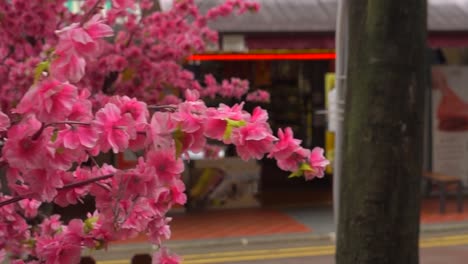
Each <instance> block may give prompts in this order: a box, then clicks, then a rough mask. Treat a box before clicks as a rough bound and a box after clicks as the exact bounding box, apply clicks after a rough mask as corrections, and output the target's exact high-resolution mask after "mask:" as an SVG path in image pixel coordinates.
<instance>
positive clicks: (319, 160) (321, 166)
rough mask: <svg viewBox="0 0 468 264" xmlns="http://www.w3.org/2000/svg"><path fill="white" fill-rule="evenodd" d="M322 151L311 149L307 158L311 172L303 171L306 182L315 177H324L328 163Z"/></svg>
mask: <svg viewBox="0 0 468 264" xmlns="http://www.w3.org/2000/svg"><path fill="white" fill-rule="evenodd" d="M323 152H324V150H323V149H322V148H319V147H315V148H313V149H312V152H311V153H310V158H309V165H310V167H311V168H312V170H311V171H304V176H305V178H306V180H312V179H313V178H315V177H318V178H322V177H323V176H324V175H325V168H326V167H327V165H328V164H330V162H329V161H328V160H327V159H326V158H325V157H324V156H323Z"/></svg>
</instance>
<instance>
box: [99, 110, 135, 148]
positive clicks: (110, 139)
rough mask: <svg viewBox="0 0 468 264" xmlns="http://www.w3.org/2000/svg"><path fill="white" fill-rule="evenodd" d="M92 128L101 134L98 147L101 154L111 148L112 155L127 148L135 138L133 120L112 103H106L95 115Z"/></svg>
mask: <svg viewBox="0 0 468 264" xmlns="http://www.w3.org/2000/svg"><path fill="white" fill-rule="evenodd" d="M93 124H94V126H95V128H96V130H97V131H98V132H100V133H101V137H100V140H99V145H100V147H101V150H102V151H103V152H107V151H108V150H109V149H110V148H112V150H113V152H114V153H118V152H119V151H123V150H124V149H126V148H128V142H129V140H131V139H135V138H136V129H135V126H134V120H133V118H132V116H131V115H130V114H129V113H126V114H123V115H122V113H121V111H120V109H119V108H118V107H117V106H116V105H115V104H112V103H108V104H106V105H105V106H104V108H102V109H101V110H99V111H98V112H97V113H96V120H95V121H94V123H93Z"/></svg>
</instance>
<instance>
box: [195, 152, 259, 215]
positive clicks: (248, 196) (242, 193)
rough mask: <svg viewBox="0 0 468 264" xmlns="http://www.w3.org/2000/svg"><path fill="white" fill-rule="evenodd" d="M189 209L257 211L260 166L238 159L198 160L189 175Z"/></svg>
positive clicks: (253, 162)
mask: <svg viewBox="0 0 468 264" xmlns="http://www.w3.org/2000/svg"><path fill="white" fill-rule="evenodd" d="M190 181H191V182H192V183H191V184H190V185H191V186H190V190H189V192H190V193H189V194H190V199H189V203H190V207H191V208H194V209H210V208H211V209H214V208H248V207H259V206H260V203H259V201H258V200H257V199H256V194H257V193H258V184H259V181H260V166H259V165H258V164H257V162H256V161H247V162H246V161H243V160H241V159H240V158H238V157H227V158H223V159H217V160H215V159H202V160H196V161H195V162H194V168H192V169H191V171H190Z"/></svg>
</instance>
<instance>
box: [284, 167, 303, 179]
mask: <svg viewBox="0 0 468 264" xmlns="http://www.w3.org/2000/svg"><path fill="white" fill-rule="evenodd" d="M303 174H304V173H303V171H302V170H301V169H298V170H297V171H295V172H293V173H291V174H289V176H288V178H296V177H301V176H302V175H303Z"/></svg>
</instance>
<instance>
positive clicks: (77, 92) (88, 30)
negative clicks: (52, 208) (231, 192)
mask: <svg viewBox="0 0 468 264" xmlns="http://www.w3.org/2000/svg"><path fill="white" fill-rule="evenodd" d="M152 3H153V1H150V0H141V1H139V2H138V3H136V2H135V1H134V0H113V1H112V9H110V10H108V11H107V12H106V13H105V14H103V12H102V5H103V3H102V1H101V0H87V1H84V4H83V6H82V12H81V13H78V14H73V13H71V12H69V10H67V9H66V8H65V5H64V0H62V1H60V0H57V1H48V0H12V1H1V2H0V38H1V39H2V42H1V43H0V100H1V110H2V111H0V136H1V139H0V140H1V142H2V152H1V155H2V156H1V162H2V166H4V167H5V169H6V178H7V185H8V189H9V194H8V195H7V194H0V261H2V260H3V259H5V258H9V259H10V260H11V261H12V263H78V262H79V259H80V253H81V250H82V249H83V248H91V249H102V248H105V247H106V246H107V244H108V243H109V242H110V241H114V240H122V239H128V238H131V237H134V236H136V235H138V234H140V233H146V234H147V236H148V239H149V240H150V242H152V243H154V244H156V245H158V246H161V243H162V240H164V239H168V238H169V237H170V229H169V222H170V220H171V219H170V218H168V217H166V213H167V212H168V210H169V209H170V208H171V207H172V206H173V205H175V204H180V205H183V204H184V203H185V202H186V195H185V194H184V191H185V186H184V183H183V182H182V180H181V176H180V175H181V173H182V172H183V170H184V165H183V161H182V160H183V158H187V157H188V155H187V152H188V151H192V152H198V151H201V150H203V148H204V147H205V146H206V141H207V139H211V140H218V141H220V142H222V143H224V144H233V145H234V146H235V147H236V150H237V153H238V155H239V156H240V157H241V158H242V159H244V160H247V159H250V158H255V159H261V158H263V157H264V156H265V155H267V156H268V157H269V158H274V159H276V160H277V164H278V166H279V167H280V168H282V169H284V170H287V171H291V172H292V174H291V176H293V177H294V176H298V177H299V176H305V178H306V179H308V180H310V179H312V178H314V177H321V176H323V174H324V168H325V166H326V165H327V164H328V161H327V160H326V159H325V158H324V157H323V150H322V149H320V148H314V149H313V150H312V151H309V150H307V149H304V148H302V147H301V146H300V141H299V140H297V139H294V137H293V134H292V130H291V129H290V128H286V129H284V130H281V129H280V130H279V131H278V134H277V136H274V135H273V133H272V131H271V129H270V127H269V125H268V123H267V119H268V114H267V112H266V111H265V110H263V109H261V108H260V107H257V108H255V109H254V110H253V112H252V113H248V112H246V111H244V110H243V103H240V104H236V105H234V106H232V107H230V106H227V105H223V104H221V105H219V106H218V107H208V106H206V105H205V103H204V102H203V101H202V100H201V99H200V98H201V97H205V96H209V97H214V96H216V95H220V96H223V97H236V98H239V99H241V98H243V96H244V95H245V94H246V93H247V90H248V83H247V82H246V81H242V80H239V79H231V80H230V81H227V80H225V81H222V82H221V83H220V84H219V83H217V81H216V80H215V79H214V78H213V77H212V76H211V75H208V76H206V77H205V83H204V85H202V84H200V83H199V82H197V81H196V80H195V78H194V76H193V74H192V73H191V72H189V71H187V70H184V68H183V67H182V64H183V63H184V60H185V59H186V58H187V56H189V55H190V54H192V53H194V52H202V51H204V50H205V48H206V45H207V43H209V42H216V41H217V33H216V32H215V31H213V30H211V29H209V28H208V27H207V21H209V20H211V19H216V18H217V17H219V16H225V15H228V14H230V13H232V12H238V13H243V12H245V11H248V10H252V11H255V10H257V9H258V5H257V4H255V3H251V2H245V1H240V0H228V1H226V2H225V3H224V4H222V5H220V6H217V7H214V8H212V9H210V10H209V11H207V12H206V13H205V14H201V13H200V12H199V10H198V9H197V7H196V5H195V4H194V2H193V0H179V1H176V2H175V5H174V7H173V9H172V10H170V11H168V12H158V11H150V10H152ZM135 11H138V12H135ZM267 97H268V96H267V95H266V94H264V92H262V91H256V92H254V93H251V94H249V95H247V96H246V98H250V99H252V100H261V99H264V98H267ZM127 149H130V150H133V151H142V152H143V153H144V155H143V156H142V157H140V158H139V160H138V164H137V165H136V167H135V168H132V169H127V170H120V169H117V168H114V167H113V166H111V165H108V164H104V165H101V166H99V165H98V163H97V162H95V160H94V157H95V156H97V155H99V154H100V153H105V152H108V151H111V150H112V152H113V153H119V152H122V151H125V150H127ZM90 164H91V165H90ZM88 195H90V196H93V197H94V199H95V201H96V211H95V212H90V213H89V214H88V215H87V217H86V218H85V219H84V220H83V219H73V220H71V221H69V222H68V223H64V222H62V221H61V220H60V217H59V216H58V215H51V216H44V215H42V214H40V213H38V209H39V207H40V205H41V203H55V204H57V205H59V206H63V207H64V206H68V205H71V204H76V203H79V202H82V199H83V198H84V197H85V196H88ZM154 261H155V263H178V261H179V258H178V257H177V256H175V255H171V254H170V253H169V252H168V251H167V250H166V249H164V248H161V249H160V250H159V251H158V252H156V253H155V256H154Z"/></svg>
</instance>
